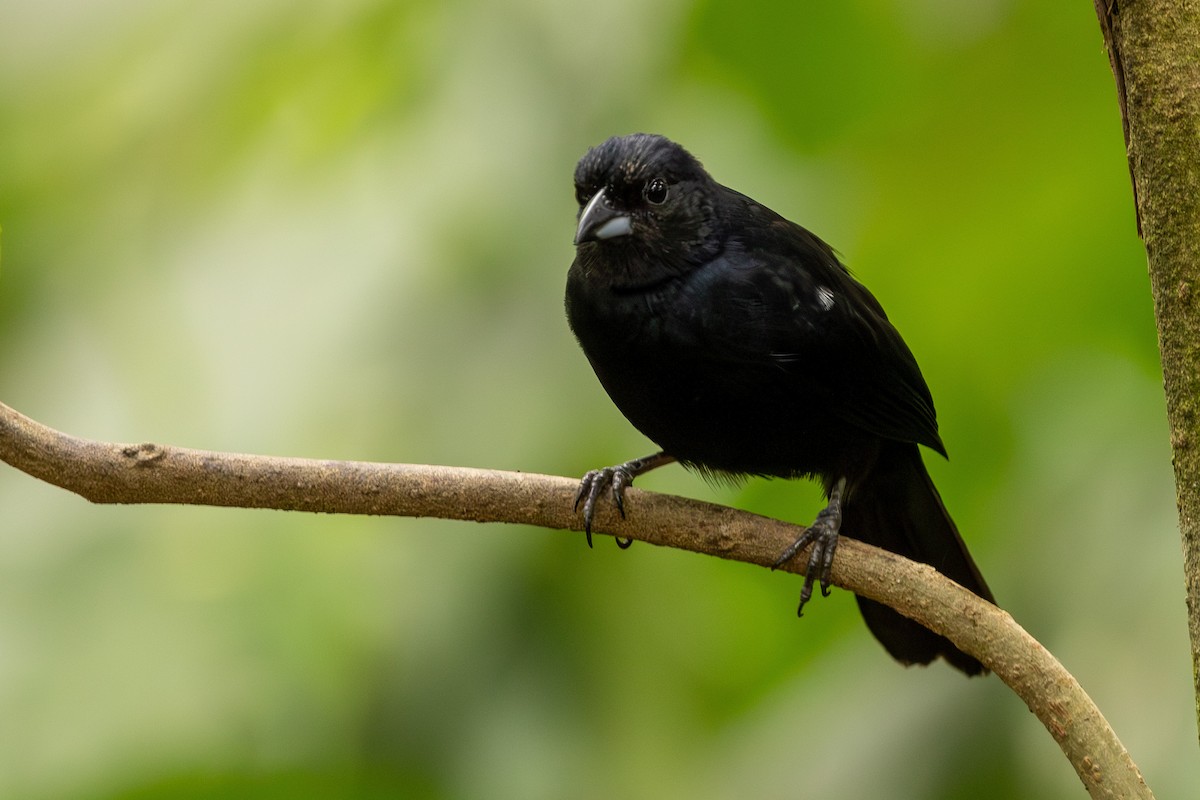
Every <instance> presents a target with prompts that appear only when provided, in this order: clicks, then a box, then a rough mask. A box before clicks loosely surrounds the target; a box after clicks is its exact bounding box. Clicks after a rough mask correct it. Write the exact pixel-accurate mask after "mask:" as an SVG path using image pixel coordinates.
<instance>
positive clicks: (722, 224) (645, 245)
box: [566, 134, 992, 674]
mask: <svg viewBox="0 0 1200 800" xmlns="http://www.w3.org/2000/svg"><path fill="white" fill-rule="evenodd" d="M575 188H576V197H577V200H578V201H579V205H580V217H579V225H578V229H577V231H576V245H577V248H576V256H575V261H574V263H573V264H572V265H571V269H570V271H569V273H568V277H567V293H566V308H567V318H568V321H569V322H570V325H571V329H572V331H574V333H575V336H576V338H577V339H578V340H579V344H580V345H581V347H582V348H583V351H584V353H585V354H586V355H587V357H588V360H589V361H590V362H591V364H592V367H593V369H594V370H595V372H596V375H597V377H599V379H600V382H601V384H603V386H604V388H605V390H606V391H607V392H608V394H609V396H610V397H611V398H612V400H613V402H614V403H616V405H617V407H618V408H619V409H620V410H621V412H622V413H623V414H624V415H625V416H626V417H627V418H628V419H629V421H630V422H632V423H633V425H634V426H635V427H637V428H638V430H640V431H641V432H642V433H643V434H645V435H646V436H647V437H649V438H650V439H652V440H653V441H654V442H655V443H656V444H657V445H658V446H659V447H661V448H662V453H661V454H658V455H656V456H652V457H650V458H649V459H638V460H635V461H633V462H629V463H627V464H625V465H620V466H618V467H612V468H608V469H605V470H597V471H594V472H592V473H589V475H588V476H587V477H585V479H584V482H583V484H582V486H581V487H580V499H581V500H583V501H584V515H585V523H586V525H587V527H588V528H589V531H590V523H591V514H592V511H593V509H594V505H595V503H596V501H597V498H598V497H600V496H601V494H602V493H603V492H606V491H609V490H611V492H612V494H613V497H614V498H615V500H616V502H617V503H618V506H620V505H621V494H622V492H623V491H624V488H625V486H627V485H628V484H629V483H630V482H631V481H632V480H633V478H634V477H635V476H636V475H638V474H641V473H642V472H644V471H646V470H647V469H652V468H653V467H655V466H658V465H660V464H662V463H666V462H669V461H673V460H677V461H679V462H681V463H683V464H684V465H685V466H689V467H694V468H698V469H699V470H701V471H703V472H706V473H717V474H733V475H766V476H777V477H784V478H798V477H815V478H817V479H819V480H820V481H821V482H822V483H823V484H824V487H825V491H826V495H827V496H828V497H829V498H830V504H829V506H828V507H827V508H826V510H825V511H824V512H822V514H821V516H820V517H819V518H818V520H817V522H815V523H814V526H813V528H811V529H810V531H809V533H808V534H806V543H807V540H815V546H814V550H813V553H812V560H811V561H810V565H809V571H808V578H807V580H806V585H805V592H804V594H803V595H802V604H801V605H802V606H803V601H804V600H807V598H808V595H809V593H810V592H811V586H812V581H813V579H814V577H818V578H820V579H821V581H822V589H823V590H824V589H825V584H826V583H827V581H828V565H829V563H830V562H831V561H832V556H833V550H834V547H835V546H836V541H837V534H838V530H839V528H843V529H845V530H846V531H847V533H848V534H849V535H851V536H854V537H855V538H858V539H861V540H863V541H866V542H869V543H871V544H875V545H878V546H880V547H884V548H886V549H888V550H892V551H893V552H896V553H900V554H902V555H905V556H907V557H909V558H913V559H916V560H918V561H923V562H925V563H927V564H931V565H932V566H933V567H935V568H936V569H938V570H939V571H941V572H943V573H944V574H946V575H947V576H949V577H950V578H952V579H954V580H955V581H957V582H958V583H960V584H962V585H963V586H965V587H967V588H968V589H970V590H971V591H973V592H975V593H976V594H978V595H980V596H981V597H984V598H986V599H988V600H991V599H992V596H991V593H990V591H989V590H988V588H987V585H986V584H985V583H984V581H983V578H982V577H981V576H980V574H979V571H978V569H977V568H976V567H975V564H974V562H973V561H972V560H971V557H970V555H969V554H968V553H967V550H966V547H965V545H964V544H963V541H962V539H961V537H960V536H959V534H958V530H957V528H956V527H955V525H954V522H953V521H952V520H951V519H950V516H949V515H948V514H947V513H946V510H945V508H944V506H943V505H942V501H941V498H940V497H939V495H938V493H937V490H936V489H935V488H934V486H933V483H932V481H931V480H930V478H929V474H928V473H927V472H926V470H925V465H924V463H923V461H922V460H921V454H920V452H919V451H918V448H917V445H919V444H920V445H925V446H926V447H929V448H930V449H932V450H934V451H936V452H938V453H940V454H942V455H945V452H946V451H945V447H944V446H943V444H942V440H941V437H940V436H939V435H938V429H937V420H936V417H935V414H934V407H933V399H932V397H931V396H930V393H929V389H928V387H927V386H926V384H925V380H924V378H923V377H922V376H921V372H920V369H919V368H918V367H917V362H916V359H914V358H913V355H912V353H911V352H910V351H909V349H908V347H907V345H905V343H904V340H903V339H902V338H901V337H900V334H899V333H898V332H897V331H896V329H895V328H894V327H893V326H892V324H891V322H889V321H888V318H887V315H886V314H885V313H884V311H883V308H882V307H881V306H880V305H879V302H878V301H877V300H876V299H875V298H874V296H872V295H871V293H870V292H868V291H867V290H866V288H864V287H863V286H862V285H861V284H860V283H858V282H857V281H856V280H855V279H854V278H853V277H851V275H850V273H849V272H848V271H847V270H846V268H845V267H844V266H843V265H842V264H841V262H840V261H839V260H838V258H837V256H836V254H835V253H834V251H833V250H832V249H831V248H830V247H829V245H827V244H825V243H824V242H823V241H821V240H820V239H818V238H817V237H816V236H814V235H813V234H812V233H810V232H808V231H807V230H805V229H804V228H802V227H800V226H799V225H796V224H794V223H792V222H789V221H787V220H786V219H784V218H783V217H781V216H779V215H778V214H776V213H775V212H773V211H771V210H770V209H768V208H766V207H765V206H763V205H761V204H759V203H756V202H755V201H754V200H752V199H750V198H749V197H746V196H745V195H742V194H739V193H738V192H735V191H733V190H732V189H729V188H726V187H724V186H722V185H720V184H718V183H717V182H715V181H714V180H713V179H712V178H711V177H709V175H708V173H707V172H705V170H704V168H703V167H702V166H701V165H700V163H699V162H698V161H697V160H696V159H695V158H693V157H692V156H691V155H690V154H689V153H688V152H687V151H686V150H684V149H683V148H682V147H680V146H679V145H677V144H675V143H673V142H671V141H670V140H668V139H666V138H664V137H661V136H653V135H648V134H634V135H631V136H623V137H614V138H612V139H609V140H608V141H606V142H604V143H603V144H601V145H599V146H597V147H594V148H592V149H591V150H589V151H588V153H587V154H586V155H585V156H584V157H583V159H582V160H581V161H580V162H579V165H578V167H577V168H576V171H575ZM589 540H590V539H589ZM793 552H794V551H793V550H789V551H788V553H786V554H785V557H784V558H785V559H786V558H787V557H790V556H791V555H792V553H793ZM859 605H860V607H861V609H862V612H863V615H864V617H865V618H866V621H867V624H868V625H869V626H870V628H871V630H872V632H873V633H874V634H875V635H876V637H877V638H879V639H880V641H882V642H883V644H884V646H885V647H886V648H887V649H888V651H889V652H891V653H892V655H893V656H895V657H896V658H897V659H899V660H901V661H903V662H905V663H928V662H930V661H932V660H933V659H935V658H937V657H938V656H939V655H940V656H944V657H945V658H946V659H947V660H948V661H949V662H950V663H952V664H953V665H955V666H956V667H958V668H959V669H962V670H963V671H964V672H967V673H969V674H975V673H979V672H982V671H983V666H982V665H981V664H980V663H979V662H978V661H976V660H975V659H974V658H972V657H970V656H968V655H966V654H964V653H962V652H961V651H959V650H958V649H957V648H956V647H954V645H953V644H951V643H950V642H949V641H948V640H946V639H944V638H943V637H941V636H938V635H936V634H934V633H932V632H930V631H928V630H926V629H925V628H923V627H921V626H920V625H917V624H916V623H914V622H912V621H911V620H908V619H906V618H905V617H902V616H901V615H899V614H897V613H896V612H894V611H892V610H891V609H889V608H886V607H885V606H881V605H879V604H877V603H874V602H872V601H870V600H865V599H863V598H859Z"/></svg>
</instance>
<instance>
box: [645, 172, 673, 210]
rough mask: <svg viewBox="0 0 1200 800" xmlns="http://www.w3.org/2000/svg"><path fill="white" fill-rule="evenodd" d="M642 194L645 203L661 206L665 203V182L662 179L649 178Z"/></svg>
mask: <svg viewBox="0 0 1200 800" xmlns="http://www.w3.org/2000/svg"><path fill="white" fill-rule="evenodd" d="M642 194H643V195H644V196H645V198H646V202H648V203H651V204H653V205H656V206H661V205H662V204H663V203H665V202H667V182H666V181H664V180H663V179H662V178H651V179H650V180H649V181H647V182H646V188H645V189H644V190H643V191H642Z"/></svg>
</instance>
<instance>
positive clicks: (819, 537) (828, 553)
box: [771, 503, 842, 617]
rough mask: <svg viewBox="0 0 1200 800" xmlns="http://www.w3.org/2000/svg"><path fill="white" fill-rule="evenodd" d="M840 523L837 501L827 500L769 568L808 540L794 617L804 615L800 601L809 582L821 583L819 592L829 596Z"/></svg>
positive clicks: (810, 587)
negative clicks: (805, 562)
mask: <svg viewBox="0 0 1200 800" xmlns="http://www.w3.org/2000/svg"><path fill="white" fill-rule="evenodd" d="M841 524H842V509H841V504H840V503H838V504H834V503H830V504H829V506H828V507H826V508H825V509H824V510H823V511H822V512H821V513H820V514H818V515H817V518H816V519H815V520H814V521H813V524H812V525H810V526H809V527H808V529H807V530H805V531H804V533H803V534H801V535H800V538H798V539H796V541H794V542H792V543H791V545H789V546H788V548H787V549H786V550H784V551H783V553H782V554H781V555H780V556H779V558H777V559H775V563H774V564H772V565H771V569H776V568H778V567H781V566H783V565H784V564H786V563H787V562H788V561H790V560H791V559H792V558H794V557H795V555H796V554H797V553H799V552H800V551H801V550H803V549H804V548H805V547H807V546H808V545H809V544H812V550H811V551H810V552H809V554H808V566H807V567H805V570H804V588H802V589H801V590H800V606H799V607H798V608H797V609H796V616H798V617H802V616H804V604H805V603H807V602H808V601H809V600H810V599H811V598H812V593H813V584H814V583H816V582H817V581H818V580H819V581H820V583H821V596H822V597H828V596H829V584H830V582H831V580H832V577H833V576H832V573H833V554H834V552H835V551H836V550H837V543H838V529H839V528H841Z"/></svg>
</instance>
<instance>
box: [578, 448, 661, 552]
mask: <svg viewBox="0 0 1200 800" xmlns="http://www.w3.org/2000/svg"><path fill="white" fill-rule="evenodd" d="M674 460H675V457H674V456H669V455H667V454H666V453H655V454H654V455H652V456H646V457H644V458H635V459H633V460H632V461H626V462H625V463H624V464H617V465H616V466H613V467H604V468H602V469H594V470H591V471H590V472H588V473H587V474H586V475H584V476H583V479H582V480H580V481H579V489H578V491H576V492H575V510H576V511H578V510H579V504H580V503H583V532H584V533H585V534H586V535H587V543H588V547H591V546H592V520H593V518H594V517H595V515H596V501H597V500H599V499H600V496H601V495H603V494H604V492H605V490H606V489H607V490H608V491H609V492H610V493H611V494H612V500H613V505H615V506H616V507H617V513H618V514H620V515H621V519H624V518H625V490H626V489H628V488H629V487H630V486H631V485H633V479H634V478H636V477H637V476H639V475H642V474H645V473H647V472H649V471H650V470H652V469H655V468H656V467H661V466H662V465H664V464H670V463H671V462H672V461H674ZM631 544H633V540H632V539H622V538H620V537H618V538H617V546H618V547H620V548H621V549H622V550H624V549H625V548H627V547H629V545H631Z"/></svg>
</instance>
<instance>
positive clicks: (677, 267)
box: [575, 133, 719, 278]
mask: <svg viewBox="0 0 1200 800" xmlns="http://www.w3.org/2000/svg"><path fill="white" fill-rule="evenodd" d="M718 188H719V187H717V185H716V184H715V183H714V182H713V180H712V178H710V177H709V175H708V173H707V172H705V171H704V168H703V167H702V166H701V165H700V162H699V161H697V160H696V159H695V158H694V157H693V156H692V155H691V154H690V153H688V151H686V150H684V149H683V148H682V147H680V146H679V145H677V144H675V143H674V142H672V141H671V140H670V139H667V138H665V137H663V136H655V135H651V134H645V133H635V134H631V135H629V136H614V137H613V138H611V139H609V140H608V141H606V142H604V143H603V144H600V145H597V146H596V147H593V148H592V149H590V150H588V152H587V153H586V154H585V155H584V157H583V158H582V159H580V161H579V165H578V166H577V167H576V168H575V199H576V200H577V201H578V202H579V224H578V227H577V228H576V229H575V244H576V246H577V247H578V248H579V251H580V255H581V256H584V254H585V251H588V250H592V251H594V252H593V253H591V254H590V255H592V256H593V257H596V258H603V259H604V260H605V261H606V262H608V263H610V264H621V265H623V266H624V267H625V269H624V270H623V271H630V272H633V273H637V272H642V271H651V272H653V273H658V272H659V271H660V270H661V269H662V268H665V269H666V270H667V272H669V273H677V272H681V271H686V270H688V269H691V268H692V267H694V266H695V265H696V264H699V263H702V262H703V261H705V260H707V259H709V258H711V257H712V256H713V255H714V254H715V253H716V251H717V249H719V239H718V231H717V226H716V224H715V210H714V203H715V202H716V200H717V192H718ZM613 277H614V278H616V277H617V276H613ZM627 277H629V278H636V277H638V276H636V275H629V276H627Z"/></svg>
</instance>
